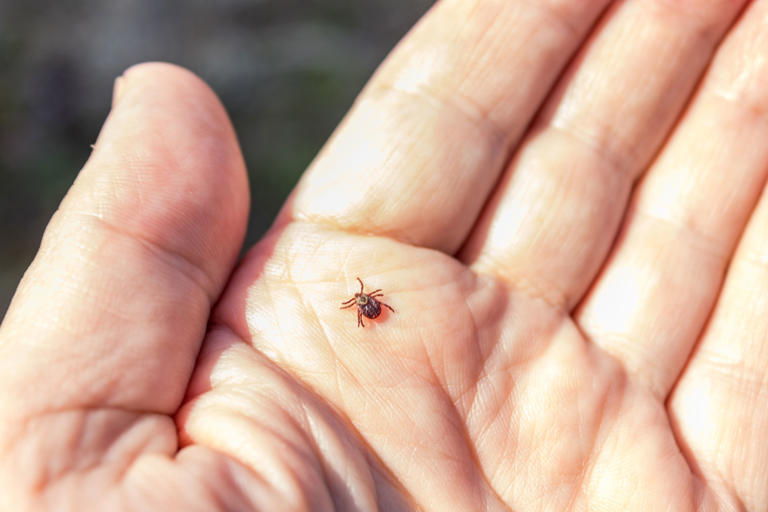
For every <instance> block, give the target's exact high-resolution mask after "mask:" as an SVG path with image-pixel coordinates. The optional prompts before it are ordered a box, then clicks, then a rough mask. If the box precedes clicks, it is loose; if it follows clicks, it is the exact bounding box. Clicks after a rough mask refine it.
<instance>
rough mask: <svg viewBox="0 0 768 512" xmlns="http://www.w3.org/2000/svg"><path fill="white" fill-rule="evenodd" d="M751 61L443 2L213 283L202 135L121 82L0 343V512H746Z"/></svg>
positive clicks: (608, 14)
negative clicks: (369, 313)
mask: <svg viewBox="0 0 768 512" xmlns="http://www.w3.org/2000/svg"><path fill="white" fill-rule="evenodd" d="M766 43H768V2H754V3H751V4H748V3H745V2H738V1H736V0H721V1H716V0H707V1H705V0H701V1H695V0H686V1H672V0H626V1H624V2H621V3H617V4H615V5H609V2H607V1H606V0H589V1H586V0H548V1H544V2H532V1H516V0H474V1H473V0H461V1H459V0H444V1H442V2H440V3H438V4H437V5H436V6H435V7H434V8H433V9H432V10H431V11H430V13H428V14H427V15H426V16H425V18H424V19H423V20H422V21H421V22H420V23H419V24H418V25H417V26H416V27H415V28H414V29H413V30H412V31H411V33H410V34H409V35H408V36H406V38H405V39H404V41H403V42H402V43H401V44H400V45H399V46H398V47H397V48H396V49H395V51H394V52H393V54H392V55H391V56H390V57H389V58H388V59H387V61H386V62H385V63H384V64H383V65H382V67H381V68H380V69H379V70H378V72H377V73H376V75H375V76H374V77H373V79H372V80H371V82H370V83H369V84H368V86H367V87H366V88H365V90H364V91H363V92H362V94H361V96H360V98H358V100H357V101H356V103H355V105H354V106H353V108H352V110H351V111H350V113H349V115H348V116H347V117H346V119H345V120H344V121H343V123H342V124H341V126H340V127H339V128H338V130H337V131H336V132H335V133H334V134H333V136H332V137H331V139H330V141H329V142H328V144H327V145H326V147H325V148H324V149H323V150H322V151H321V153H320V154H319V155H318V157H317V158H316V160H315V161H314V162H313V163H312V165H311V166H310V168H309V169H308V170H307V172H306V173H305V175H304V177H303V178H302V179H301V181H300V182H299V184H298V185H297V187H296V189H295V190H294V191H293V193H292V194H291V196H290V198H289V199H288V201H287V203H286V205H285V207H284V208H283V209H282V211H281V213H280V214H279V216H278V218H277V219H276V221H275V223H274V225H273V227H272V228H271V229H270V231H269V232H268V233H267V235H266V236H265V237H264V239H263V240H262V241H261V242H259V243H258V244H257V245H256V246H255V247H253V248H251V249H250V250H249V252H248V253H247V254H246V255H245V257H243V258H242V260H241V261H239V262H237V257H238V254H239V251H240V248H241V243H242V239H243V235H244V232H245V226H246V219H247V212H248V206H249V204H248V203H249V198H248V191H247V180H246V173H245V169H244V163H243V160H242V157H241V154H240V150H239V148H238V145H237V141H236V138H235V134H234V132H233V130H232V128H231V126H230V124H229V121H228V119H227V116H226V113H225V112H224V110H223V108H222V107H221V105H220V104H219V103H218V101H217V99H216V98H215V96H214V94H213V93H212V92H211V91H210V90H209V89H208V88H207V87H206V86H205V85H204V84H203V83H202V82H201V81H200V80H199V79H197V78H196V77H194V76H193V75H192V74H191V73H189V72H187V71H184V70H182V69H179V68H177V67H174V66H170V65H165V64H145V65H140V66H137V67H133V68H131V69H129V70H128V71H127V72H126V73H125V74H124V75H123V76H122V78H120V79H119V80H118V82H117V86H116V90H115V98H114V101H113V108H112V111H111V113H110V115H109V117H108V119H107V121H106V123H105V125H104V127H103V129H102V131H101V133H100V135H99V138H98V141H97V142H96V144H95V148H94V151H93V154H92V156H91V158H90V159H89V160H88V162H87V164H86V165H85V167H84V168H83V169H82V171H81V172H80V174H79V176H78V178H77V180H76V181H75V183H74V185H73V186H72V188H71V189H70V191H69V193H68V194H67V196H66V198H65V199H64V201H63V202H62V204H61V207H60V209H59V210H58V211H57V213H56V214H55V215H54V217H53V219H52V220H51V223H50V225H49V226H48V228H47V230H46V232H45V235H44V237H43V241H42V245H41V248H40V251H39V253H38V255H37V256H36V258H35V260H34V262H33V263H32V265H31V266H30V268H29V270H28V271H27V273H26V274H25V276H24V279H23V281H22V283H21V284H20V286H19V289H18V291H17V293H16V295H15V297H14V299H13V302H12V304H11V307H10V309H9V311H8V314H7V316H6V318H5V319H4V321H3V324H2V327H1V328H0V454H2V455H1V456H0V508H1V509H2V510H13V511H18V510H25V511H34V510H57V511H59V510H77V511H82V510H163V511H165V510H192V511H194V510H201V511H209V510H237V511H241V510H265V511H273V510H286V511H288V510H376V509H379V510H387V511H390V510H394V511H399V510H425V511H446V510H450V511H465V510H466V511H478V510H488V511H491V510H516V511H528V510H552V511H564V510H595V511H607V510H611V511H613V510H641V511H649V510H653V511H656V510H671V511H693V510H697V511H698V510H701V511H704V510H707V511H709V510H740V509H741V510H765V509H766V508H768V472H766V471H765V463H764V461H765V460H768V442H767V440H768V408H766V407H765V397H766V396H768V378H766V375H768V343H767V342H766V332H768V314H766V313H768V299H766V297H768V272H767V271H766V269H767V268H768V266H767V265H766V264H767V263H768V238H767V237H766V234H767V233H768V196H766V194H764V193H763V187H764V184H765V182H766V178H767V177H768V144H767V143H766V141H768V122H766V112H767V111H768V87H766V86H765V84H766V83H768V44H766ZM356 277H360V278H362V279H363V281H364V282H365V284H366V287H367V289H370V290H373V289H376V288H382V289H383V291H384V294H385V295H384V296H383V297H382V300H384V301H385V302H386V303H387V304H390V305H391V306H392V307H393V308H394V309H395V311H396V313H392V312H390V311H388V310H384V311H383V312H382V314H381V316H380V317H379V318H377V319H375V320H370V321H366V326H365V328H358V327H357V325H356V315H355V311H354V308H353V309H351V310H340V309H339V307H340V304H341V302H343V301H345V300H347V299H348V298H349V297H351V296H353V294H354V293H355V292H357V291H358V282H357V281H356V280H355V278H356Z"/></svg>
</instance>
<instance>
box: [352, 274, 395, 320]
mask: <svg viewBox="0 0 768 512" xmlns="http://www.w3.org/2000/svg"><path fill="white" fill-rule="evenodd" d="M357 280H358V281H360V278H359V277H358V278H357ZM363 288H364V287H363V282H362V281H360V293H356V294H355V296H354V297H352V298H351V299H349V300H347V301H344V302H342V303H341V307H340V308H339V309H346V308H351V307H352V306H357V326H358V327H360V326H362V327H365V324H364V323H363V315H365V316H366V318H376V317H377V316H379V315H380V314H381V306H384V307H385V308H389V310H390V311H392V312H393V313H394V312H395V310H394V309H392V307H391V306H390V305H389V304H384V303H383V302H381V301H378V300H376V298H375V297H381V296H382V295H384V294H383V293H381V289H378V290H373V291H372V292H369V293H365V292H364V291H363Z"/></svg>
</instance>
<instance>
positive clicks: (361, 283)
mask: <svg viewBox="0 0 768 512" xmlns="http://www.w3.org/2000/svg"><path fill="white" fill-rule="evenodd" d="M355 279H357V280H358V281H360V293H363V281H362V280H361V279H360V278H359V277H356V278H355Z"/></svg>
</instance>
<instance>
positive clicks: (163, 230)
mask: <svg viewBox="0 0 768 512" xmlns="http://www.w3.org/2000/svg"><path fill="white" fill-rule="evenodd" d="M113 103H114V105H113V110H112V112H111V113H110V115H109V117H108V119H107V121H106V123H105V125H104V127H103V129H102V132H101V134H100V135H99V138H98V141H97V143H96V145H95V149H94V152H93V154H92V155H91V158H90V159H89V160H88V162H87V163H86V165H85V166H84V168H83V169H82V171H81V172H80V174H79V176H78V177H77V179H76V181H75V183H74V185H73V186H72V188H71V189H70V191H69V192H68V193H67V196H66V198H65V199H64V201H63V202H62V204H61V206H60V208H59V210H58V211H57V212H56V214H55V215H54V217H53V219H52V220H51V222H50V224H49V226H48V228H47V229H46V232H45V235H44V237H43V241H42V245H41V247H40V250H39V252H38V254H37V256H36V258H35V260H34V262H33V263H32V265H31V267H30V268H29V269H28V271H27V273H26V274H25V276H24V279H23V280H22V283H21V285H20V286H19V289H18V290H17V292H16V295H15V297H14V299H13V301H12V303H11V306H10V308H9V310H8V314H7V316H6V318H5V320H4V322H3V324H2V326H1V327H0V404H1V405H0V424H3V423H4V422H3V420H7V419H8V417H9V416H13V417H14V418H18V417H19V416H21V417H24V416H26V417H32V416H36V415H40V414H46V413H48V412H50V411H62V410H70V411H71V410H92V409H94V408H96V409H99V408H105V409H116V410H122V411H140V412H142V413H160V414H170V413H173V412H174V411H175V409H176V408H177V407H178V405H179V403H180V401H181V399H182V397H183V394H184V391H185V387H186V385H187V381H188V378H189V376H190V373H191V371H192V367H193V364H194V361H195V357H196V354H197V351H198V348H199V345H200V342H201V340H202V338H203V335H204V333H205V329H206V323H207V319H208V315H209V311H210V308H211V305H212V303H213V302H214V301H215V300H216V298H217V296H218V294H219V293H220V292H221V290H222V288H223V286H224V283H225V282H226V279H227V277H228V275H229V273H230V271H231V268H232V266H233V264H234V262H235V259H236V258H237V254H238V252H239V250H240V246H241V243H242V239H243V236H244V233H245V226H246V221H247V210H248V190H247V179H246V174H245V169H244V165H243V160H242V157H241V154H240V150H239V147H238V145H237V140H236V138H235V135H234V132H233V130H232V127H231V125H230V123H229V120H228V118H227V115H226V113H225V111H224V109H223V108H222V106H221V105H220V103H219V102H218V100H217V99H216V97H215V95H214V94H213V93H212V92H211V90H210V89H209V88H208V87H207V86H206V85H205V84H203V83H202V82H201V81H200V80H199V79H197V78H196V77H195V76H194V75H192V74H191V73H189V72H187V71H184V70H182V69H180V68H177V67H175V66H171V65H167V64H144V65H139V66H136V67H134V68H131V69H129V70H128V71H127V72H126V73H125V74H124V75H123V77H121V78H120V79H118V82H117V85H116V95H115V100H114V102H113ZM5 423H6V424H10V423H11V422H9V421H6V422H5Z"/></svg>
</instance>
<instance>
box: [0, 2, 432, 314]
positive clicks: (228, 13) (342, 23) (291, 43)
mask: <svg viewBox="0 0 768 512" xmlns="http://www.w3.org/2000/svg"><path fill="white" fill-rule="evenodd" d="M431 3H432V0H223V1H219V2H211V1H204V0H187V1H182V0H173V1H158V0H113V1H109V2H104V1H97V0H74V1H68V2H55V1H53V0H46V1H41V0H26V1H24V2H21V1H16V0H0V318H2V316H3V315H4V313H5V310H6V308H7V305H8V302H9V301H10V298H11V295H12V294H13V290H14V289H15V288H16V285H17V283H18V281H19V279H20V278H21V274H22V273H23V271H24V269H25V268H26V267H27V265H28V264H29V262H30V261H31V259H32V257H33V256H34V253H35V251H36V250H37V247H38V245H39V243H40V237H41V235H42V233H43V229H44V227H45V224H46V223H47V221H48V219H49V218H50V216H51V214H52V213H53V212H54V210H55V209H56V206H57V205H58V203H59V201H60V200H61V198H62V196H63V195H64V193H65V192H66V190H67V188H68V187H69V185H70V184H71V182H72V180H73V179H74V177H75V175H76V173H77V171H78V169H79V168H80V167H81V166H82V164H83V163H84V162H85V160H86V159H87V157H88V155H89V153H90V147H89V145H90V144H91V143H92V142H93V141H94V140H95V139H96V135H97V134H98V131H99V128H100V126H101V123H102V122H103V120H104V117H105V116H106V114H107V112H108V110H109V104H110V99H111V93H112V82H113V80H114V79H115V78H116V77H117V76H118V75H120V73H121V72H122V71H123V70H124V69H125V68H126V67H128V66H130V65H131V64H135V63H137V62H142V61H147V60H164V61H170V62H174V63H177V64H180V65H182V66H185V67H188V68H189V69H191V70H193V71H194V72H196V73H197V74H199V75H200V76H202V77H203V79H205V80H206V81H207V82H208V83H209V84H210V85H211V86H212V87H213V89H214V90H215V91H216V92H217V93H218V94H219V96H220V98H221V99H222V101H223V103H224V105H225V106H226V108H227V110H228V111H229V113H230V115H231V116H232V120H233V122H234V125H235V129H236V130H237V132H238V135H239V138H240V144H241V146H242V148H243V152H244V154H245V160H246V163H247V165H248V171H249V174H250V178H251V191H252V196H253V201H252V212H251V219H250V227H249V233H248V239H247V241H246V247H247V246H248V245H250V244H252V243H253V242H254V241H255V240H257V239H258V237H259V236H260V235H261V234H262V233H263V232H264V230H265V229H266V228H267V227H268V226H269V224H270V222H271V221H272V218H273V217H274V215H275V213H276V212H277V210H278V208H279V206H280V204H281V203H282V201H283V199H284V198H285V196H286V195H287V194H288V192H289V191H290V189H291V187H292V186H293V184H294V183H295V182H296V180H297V179H298V177H299V175H300V174H301V172H302V171H303V170H304V168H305V167H306V166H307V164H308V163H309V162H310V160H311V159H312V158H313V156H314V155H315V153H316V152H317V151H318V149H319V148H320V146H321V145H322V144H323V142H324V141H325V139H326V138H327V137H328V135H329V134H330V132H331V131H332V129H333V128H334V126H335V125H336V124H337V123H338V122H339V121H340V120H341V118H342V116H343V115H344V113H345V111H346V109H347V108H348V107H349V106H350V104H351V102H352V101H353V99H354V97H355V95H356V94H357V93H358V91H359V90H360V88H361V87H362V86H363V84H364V83H365V81H366V79H367V78H368V76H369V75H370V74H371V73H372V72H373V70H374V69H375V68H376V66H377V64H378V63H379V62H380V61H381V60H382V59H383V58H384V56H385V55H386V54H387V53H388V52H389V50H390V49H391V48H392V46H393V45H394V44H395V43H396V42H397V40H398V39H399V38H400V37H401V36H402V35H403V34H405V32H406V31H407V30H408V28H409V27H410V26H411V25H413V23H415V22H416V20H417V19H418V18H419V17H420V16H421V14H423V13H424V12H425V11H426V10H427V9H428V8H429V6H430V5H431Z"/></svg>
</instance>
